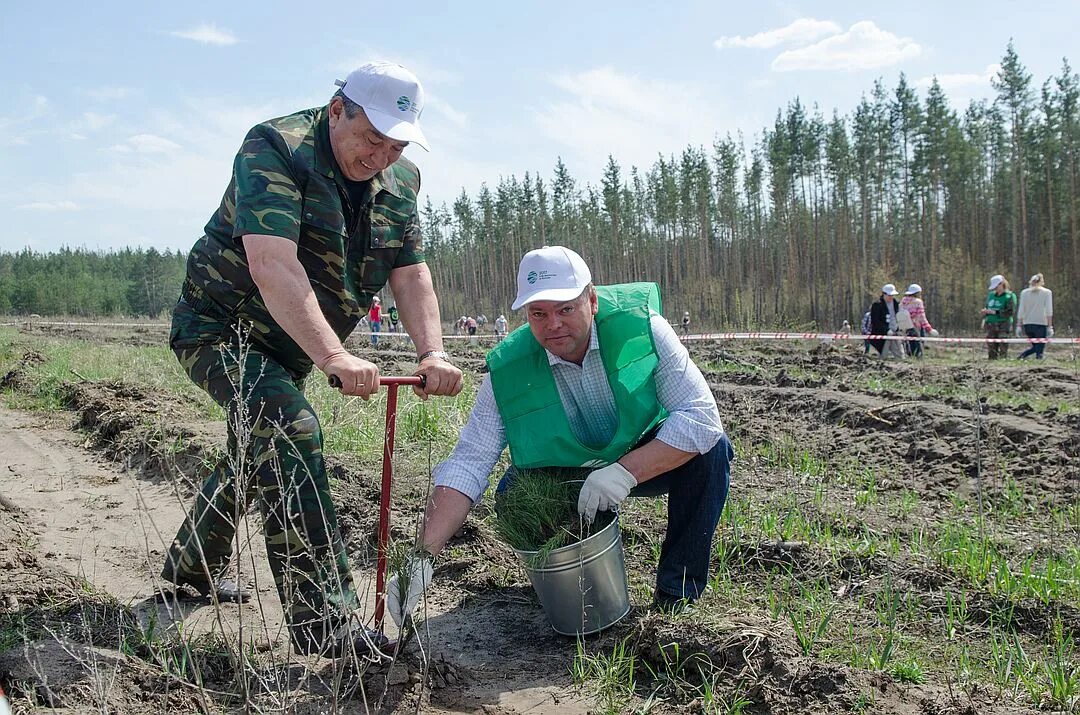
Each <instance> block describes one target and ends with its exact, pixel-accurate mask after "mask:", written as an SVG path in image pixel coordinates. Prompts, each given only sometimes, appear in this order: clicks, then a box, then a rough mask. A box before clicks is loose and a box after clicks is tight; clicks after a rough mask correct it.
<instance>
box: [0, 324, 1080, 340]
mask: <svg viewBox="0 0 1080 715" xmlns="http://www.w3.org/2000/svg"><path fill="white" fill-rule="evenodd" d="M27 324H31V325H45V326H55V327H83V328H160V329H167V328H168V327H169V324H168V323H92V322H60V321H49V320H18V321H9V322H5V323H0V327H13V326H19V325H27ZM353 335H378V336H379V337H381V338H383V339H389V340H393V339H396V338H403V337H406V334H405V333H391V332H389V331H382V332H378V333H375V332H371V331H367V330H357V331H354V332H353ZM493 337H495V336H494V335H493V334H491V333H483V334H477V335H444V336H442V339H443V340H469V339H470V338H477V339H490V338H493ZM680 339H681V340H684V341H698V340H825V341H830V340H854V341H860V340H920V341H922V342H924V343H942V344H945V345H961V344H964V343H1016V344H1018V345H1030V344H1032V343H1046V344H1054V345H1077V344H1080V338H979V337H964V338H943V337H940V336H939V337H936V338H932V337H930V336H927V337H922V338H911V337H908V336H906V335H851V334H848V333H817V332H767V333H766V332H726V333H693V334H690V335H681V336H680Z"/></svg>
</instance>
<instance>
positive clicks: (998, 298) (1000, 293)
mask: <svg viewBox="0 0 1080 715" xmlns="http://www.w3.org/2000/svg"><path fill="white" fill-rule="evenodd" d="M988 290H989V291H990V292H989V293H987V295H986V307H985V308H983V309H982V315H983V327H984V328H986V337H987V338H990V339H991V340H992V341H991V342H987V343H986V350H987V353H988V355H989V357H990V359H991V360H1000V359H1004V358H1005V357H1007V356H1008V354H1009V344H1008V343H999V342H996V341H994V339H996V338H1008V337H1009V334H1010V333H1011V332H1012V329H1011V328H1012V324H1013V319H1014V318H1015V316H1016V294H1015V293H1013V292H1012V291H1011V290H1009V281H1007V280H1005V276H1003V275H1000V274H998V275H994V276H990V284H989V287H988Z"/></svg>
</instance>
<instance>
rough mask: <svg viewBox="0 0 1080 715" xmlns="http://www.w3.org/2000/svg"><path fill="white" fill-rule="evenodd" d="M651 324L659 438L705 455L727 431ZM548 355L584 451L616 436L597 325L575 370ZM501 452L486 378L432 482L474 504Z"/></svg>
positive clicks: (675, 350) (693, 372) (704, 388)
mask: <svg viewBox="0 0 1080 715" xmlns="http://www.w3.org/2000/svg"><path fill="white" fill-rule="evenodd" d="M650 327H651V328H652V334H653V344H654V345H655V346H656V354H657V357H658V358H659V364H658V365H657V368H656V373H655V380H656V396H657V398H658V399H659V401H660V404H661V405H663V406H664V407H665V408H666V409H667V411H668V418H667V420H665V421H664V424H663V425H661V427H660V431H659V432H658V433H657V435H656V438H657V439H659V440H661V441H662V442H665V443H666V444H669V445H671V446H672V447H675V448H676V449H681V450H682V451H684V452H697V453H698V454H704V453H705V452H708V451H709V450H710V449H712V448H713V446H714V445H715V444H716V443H717V442H718V441H719V440H720V437H721V435H723V433H724V426H723V424H722V423H721V422H720V413H719V411H718V410H717V408H716V400H715V399H714V398H713V396H712V392H711V391H710V390H709V386H708V384H707V383H706V382H705V378H704V376H702V374H701V370H699V369H698V367H697V365H695V364H694V361H693V360H691V359H690V355H689V353H687V351H686V347H685V346H684V345H683V344H682V342H680V341H679V338H678V336H677V335H676V334H675V331H674V330H672V328H671V326H670V325H668V323H667V321H666V320H664V318H663V316H660V315H656V314H653V316H652V319H651V321H650ZM547 356H548V365H550V366H551V372H552V375H553V376H554V378H555V387H556V388H557V389H558V391H559V398H560V399H561V400H562V403H563V408H564V409H565V410H566V417H567V420H568V421H569V422H570V429H571V430H573V432H574V435H575V436H576V437H577V438H578V439H579V440H581V442H582V443H583V444H585V445H588V446H592V447H596V446H599V445H604V444H607V443H608V442H609V441H610V440H611V438H612V437H613V436H614V435H615V429H616V427H617V413H616V408H615V397H614V395H612V393H611V386H610V385H609V384H608V379H607V373H606V372H605V371H604V363H603V361H602V360H601V358H600V343H599V341H598V340H597V335H596V322H595V321H593V327H592V334H591V336H590V338H589V351H588V352H587V353H586V354H585V359H584V360H583V361H582V363H581V365H580V366H579V365H575V364H574V363H572V362H567V361H565V360H563V359H561V358H559V357H556V356H555V355H552V354H551V353H550V352H548V354H547ZM504 449H506V430H505V428H504V427H503V421H502V416H501V415H500V414H499V408H498V405H497V404H496V403H495V393H494V391H493V390H492V389H491V380H490V379H489V378H488V377H487V376H485V378H484V381H483V382H482V383H481V384H480V389H479V390H478V391H477V393H476V404H475V405H474V406H473V410H472V414H470V415H469V421H468V422H467V423H466V425H465V427H464V428H463V429H462V430H461V437H460V438H459V439H458V443H457V446H455V447H454V451H453V452H452V453H451V454H450V456H449V458H447V459H446V461H444V462H441V463H440V464H439V465H438V466H437V467H435V473H434V477H435V485H436V486H440V487H450V488H451V489H455V490H457V491H459V492H461V493H462V494H464V495H465V496H467V497H469V498H470V499H472V500H473V502H476V501H477V500H478V499H479V498H480V497H481V496H482V495H483V493H484V490H485V489H486V488H487V485H488V479H489V478H490V475H491V470H492V468H494V466H495V464H496V462H498V461H499V457H500V456H501V455H502V452H503V450H504Z"/></svg>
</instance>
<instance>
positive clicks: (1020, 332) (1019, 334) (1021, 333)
mask: <svg viewBox="0 0 1080 715" xmlns="http://www.w3.org/2000/svg"><path fill="white" fill-rule="evenodd" d="M1016 337H1018V338H1022V337H1024V328H1023V326H1021V325H1017V326H1016Z"/></svg>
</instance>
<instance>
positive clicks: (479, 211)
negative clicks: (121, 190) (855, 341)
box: [0, 43, 1080, 330]
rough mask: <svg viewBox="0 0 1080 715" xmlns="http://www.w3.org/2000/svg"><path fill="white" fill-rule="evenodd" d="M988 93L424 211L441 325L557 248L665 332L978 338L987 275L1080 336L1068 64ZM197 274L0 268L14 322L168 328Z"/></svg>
mask: <svg viewBox="0 0 1080 715" xmlns="http://www.w3.org/2000/svg"><path fill="white" fill-rule="evenodd" d="M992 81H993V86H994V88H995V90H996V93H997V96H996V98H995V99H994V100H993V101H990V102H987V101H982V100H980V101H977V102H972V103H971V104H970V105H969V106H968V107H967V108H966V109H965V110H963V111H962V112H957V111H956V110H954V109H953V108H952V107H951V106H950V105H949V102H948V101H947V99H946V96H945V93H944V91H943V90H942V88H941V86H940V85H939V84H938V83H937V81H936V80H935V81H934V82H933V83H932V84H931V85H930V86H929V87H928V88H927V90H926V92H925V96H924V97H920V95H919V93H918V92H916V90H915V88H914V87H912V85H911V84H910V83H909V82H908V80H907V79H906V78H905V77H904V76H903V75H901V76H900V80H899V82H898V84H897V86H896V87H895V88H894V89H892V90H888V89H886V88H885V87H884V85H883V84H882V83H881V82H880V81H878V82H876V83H875V84H874V86H873V87H872V88H871V89H870V93H869V95H864V97H863V99H862V101H861V102H860V103H859V105H858V106H857V107H856V108H855V111H854V112H853V113H852V114H851V115H850V116H841V115H840V114H839V113H838V112H836V111H834V112H832V115H831V117H828V118H827V117H826V115H825V114H824V113H823V111H822V110H821V109H819V108H818V107H816V106H815V107H813V108H812V109H809V110H808V109H807V108H806V107H805V106H804V105H803V104H802V102H801V101H799V100H798V99H796V100H794V101H792V102H791V103H790V104H788V106H787V107H786V108H785V109H783V110H780V111H778V112H777V114H776V120H775V122H774V123H773V125H772V127H769V128H765V129H764V130H763V131H762V133H761V134H760V135H758V136H756V137H755V138H754V139H753V140H751V141H746V140H744V138H743V137H742V136H738V137H731V136H727V137H724V138H718V139H717V140H716V141H715V143H714V144H713V146H712V147H711V150H707V149H706V148H704V147H695V146H689V147H687V148H686V149H685V150H684V151H683V152H682V154H681V155H680V156H678V157H676V156H670V157H663V156H660V157H659V158H658V159H657V161H656V163H655V164H653V165H652V166H651V167H649V168H648V169H646V170H639V169H638V168H637V167H631V168H630V170H629V171H625V170H624V169H623V167H621V166H620V165H619V163H618V162H617V161H616V159H615V158H614V157H611V158H609V161H608V164H607V167H606V170H605V171H604V175H603V178H602V180H601V184H600V186H598V187H597V186H593V185H591V184H587V183H585V184H583V183H580V182H578V181H576V180H575V179H574V177H572V176H571V175H570V172H569V171H568V169H567V168H566V166H565V164H563V162H562V161H561V160H559V161H558V162H557V164H556V166H555V172H554V176H553V177H552V179H551V180H550V182H549V181H545V180H544V179H543V178H541V177H540V176H538V175H535V174H530V173H526V174H525V176H524V179H521V180H519V179H518V178H517V177H515V176H510V177H508V178H506V177H504V178H500V179H499V181H498V183H497V184H496V185H495V188H494V189H492V188H490V187H489V186H487V185H486V184H485V185H483V186H482V187H481V188H480V190H479V192H478V193H477V195H476V196H469V195H468V194H467V193H465V192H464V191H462V193H461V195H460V196H459V197H458V199H457V200H456V201H454V202H453V205H452V206H451V207H449V208H448V207H447V206H446V205H445V204H443V205H441V206H435V205H433V204H432V203H431V201H430V200H428V202H427V203H426V205H425V206H424V207H423V210H422V211H421V219H422V224H423V227H424V233H425V251H426V253H427V255H428V262H429V264H430V265H431V267H432V271H433V273H434V274H435V279H436V288H437V290H438V292H439V297H440V303H441V305H442V309H443V317H444V319H452V318H453V317H454V316H459V315H476V314H477V313H485V314H487V315H488V316H489V317H494V316H496V315H498V314H499V313H509V306H510V303H511V302H512V300H513V293H514V285H515V284H514V276H515V274H516V269H517V263H518V260H519V259H520V257H521V255H522V254H523V253H524V252H525V251H527V250H529V249H531V248H535V247H537V246H541V245H544V244H556V243H558V244H564V245H567V246H571V247H573V248H575V249H577V250H578V251H579V252H580V253H582V255H584V256H585V258H586V259H587V260H588V261H589V263H590V264H591V266H592V268H593V271H594V278H595V280H596V282H598V283H613V282H620V281H626V280H655V281H658V282H659V283H660V286H661V290H662V293H663V297H664V303H665V307H666V310H667V313H668V315H669V316H673V315H679V314H681V312H682V311H683V310H684V309H686V310H689V311H690V312H691V314H692V317H693V320H694V325H695V327H717V328H719V327H757V328H768V327H774V326H775V327H780V326H783V327H809V326H814V325H816V326H817V327H820V328H825V329H830V328H832V329H835V328H837V327H838V326H839V324H840V321H842V320H844V319H848V320H852V324H853V325H858V322H857V321H858V320H859V318H860V317H861V315H862V313H863V311H864V310H865V309H866V308H867V306H868V305H869V303H870V302H871V301H872V300H874V299H876V298H877V296H878V292H879V290H880V288H881V286H882V284H884V283H887V282H889V283H895V284H897V286H898V287H899V288H900V289H901V290H903V289H904V288H905V287H906V285H907V284H908V283H910V282H917V283H920V284H921V285H922V286H923V288H924V291H925V299H926V304H927V311H928V315H929V317H930V319H931V321H932V322H933V323H934V324H935V325H941V327H945V328H948V329H952V330H972V329H974V328H976V327H977V326H978V323H979V319H980V316H979V312H978V311H979V309H980V308H981V307H982V305H983V300H984V298H985V295H986V283H987V279H988V278H989V276H990V275H991V274H993V273H1004V274H1005V275H1006V277H1008V278H1009V280H1010V281H1011V283H1012V285H1013V288H1014V289H1015V290H1017V291H1018V292H1019V290H1020V289H1022V288H1023V287H1024V286H1025V285H1026V282H1027V279H1028V277H1029V276H1030V275H1031V274H1032V273H1035V272H1042V273H1044V274H1045V276H1046V283H1047V285H1048V287H1050V288H1051V289H1053V290H1054V292H1055V294H1056V295H1055V298H1056V299H1055V301H1054V302H1055V312H1056V315H1055V324H1056V325H1057V326H1059V327H1060V328H1065V329H1067V328H1068V327H1069V326H1077V325H1080V311H1078V310H1077V308H1076V304H1077V302H1078V301H1080V289H1078V285H1080V77H1078V75H1077V74H1076V73H1075V72H1074V71H1073V70H1072V68H1071V67H1070V65H1069V63H1068V61H1067V60H1064V61H1063V62H1062V67H1061V71H1060V73H1059V74H1058V75H1057V76H1055V77H1051V78H1048V79H1046V80H1045V81H1044V82H1043V83H1042V84H1041V85H1040V86H1039V87H1038V88H1035V87H1033V86H1032V78H1031V75H1030V74H1029V73H1028V72H1027V70H1026V69H1025V68H1024V66H1023V64H1021V62H1020V59H1019V58H1018V56H1017V54H1016V52H1015V51H1014V50H1013V47H1012V44H1011V43H1010V45H1009V46H1008V48H1007V49H1006V52H1005V55H1004V57H1003V58H1002V61H1001V69H1000V71H999V72H998V73H997V75H996V76H995V77H994V78H993V80H992ZM567 131H573V127H568V128H567ZM643 140H644V138H643ZM212 208H213V207H209V206H208V207H207V211H208V212H209V211H211V210H212ZM183 265H184V256H183V255H182V254H180V253H176V254H162V253H158V252H156V251H153V250H148V251H143V250H128V251H121V252H116V253H93V252H87V251H79V250H64V251H61V252H60V253H56V254H50V255H38V254H33V253H30V252H23V253H17V254H0V313H6V312H16V313H41V314H46V313H48V314H58V313H67V314H72V315H103V314H117V313H127V314H143V315H157V314H159V313H161V312H162V311H163V310H165V309H166V308H168V307H169V306H171V305H172V302H173V301H174V300H175V299H176V296H177V293H178V290H179V285H180V281H181V276H182V271H183Z"/></svg>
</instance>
